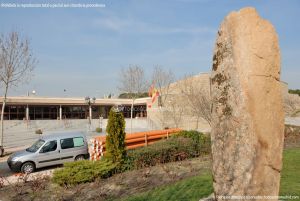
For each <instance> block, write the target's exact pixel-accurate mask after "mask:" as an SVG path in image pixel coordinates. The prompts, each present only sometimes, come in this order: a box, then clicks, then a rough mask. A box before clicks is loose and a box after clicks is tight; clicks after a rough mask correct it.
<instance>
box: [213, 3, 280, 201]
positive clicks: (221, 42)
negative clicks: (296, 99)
mask: <svg viewBox="0 0 300 201" xmlns="http://www.w3.org/2000/svg"><path fill="white" fill-rule="evenodd" d="M212 68H213V69H212V76H211V95H212V100H213V104H212V131H211V138H212V156H213V181H214V191H215V195H216V196H217V199H218V200H221V198H225V200H229V199H230V197H227V198H226V197H218V196H277V195H278V193H279V183H280V171H281V167H282V162H281V160H282V149H283V132H284V112H283V103H282V90H281V83H280V50H279V45H278V36H277V34H276V31H275V29H274V27H273V26H272V24H271V23H270V22H268V21H266V20H264V19H262V18H261V17H260V16H259V15H258V13H257V12H256V10H255V9H254V8H243V9H241V10H240V11H237V12H232V13H230V14H229V15H228V16H227V17H225V19H224V21H223V22H222V24H221V26H220V28H219V31H218V35H217V41H216V45H215V50H214V56H213V67H212ZM248 198H249V199H248ZM248 198H247V197H246V199H245V200H253V199H250V197H248ZM256 198H257V199H260V200H267V197H265V198H264V197H256ZM261 198H262V199H261ZM231 199H234V197H231Z"/></svg>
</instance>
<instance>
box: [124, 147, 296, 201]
mask: <svg viewBox="0 0 300 201" xmlns="http://www.w3.org/2000/svg"><path fill="white" fill-rule="evenodd" d="M212 192H213V188H212V177H211V174H210V172H205V173H203V174H201V175H198V176H195V177H192V178H188V179H184V180H182V181H179V182H176V183H174V184H171V185H167V186H164V187H158V188H155V189H153V190H151V191H148V192H145V193H141V194H139V195H136V196H133V197H129V198H127V199H124V200H123V201H150V200H151V201H161V200H172V201H176V200H178V201H185V200H187V201H192V200H199V199H200V198H203V197H207V196H208V195H210V194H211V193H212ZM280 195H282V196H285V195H294V196H295V195H296V196H300V148H293V149H287V150H284V152H283V170H282V173H281V183H280ZM294 200H295V199H294ZM297 200H300V199H297Z"/></svg>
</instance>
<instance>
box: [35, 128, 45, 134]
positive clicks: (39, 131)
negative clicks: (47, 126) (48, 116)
mask: <svg viewBox="0 0 300 201" xmlns="http://www.w3.org/2000/svg"><path fill="white" fill-rule="evenodd" d="M35 134H39V135H42V134H43V131H42V129H37V130H35Z"/></svg>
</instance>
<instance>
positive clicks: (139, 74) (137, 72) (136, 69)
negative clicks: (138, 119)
mask: <svg viewBox="0 0 300 201" xmlns="http://www.w3.org/2000/svg"><path fill="white" fill-rule="evenodd" d="M147 88H148V83H147V81H146V79H145V73H144V70H143V69H142V68H141V67H140V66H138V65H130V66H129V67H128V68H126V69H122V71H121V73H120V86H119V90H120V91H121V92H125V93H127V94H128V96H129V97H130V98H131V100H132V102H131V111H130V132H131V133H132V116H133V105H134V101H135V99H137V98H138V96H139V95H140V94H141V93H144V92H145V91H147Z"/></svg>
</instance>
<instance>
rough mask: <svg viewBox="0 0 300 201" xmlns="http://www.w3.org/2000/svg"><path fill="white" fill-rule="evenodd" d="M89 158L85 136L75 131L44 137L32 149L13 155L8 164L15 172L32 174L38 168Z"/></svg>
mask: <svg viewBox="0 0 300 201" xmlns="http://www.w3.org/2000/svg"><path fill="white" fill-rule="evenodd" d="M88 157H89V153H88V144H87V140H86V137H85V135H84V134H83V133H81V132H76V131H73V132H64V133H56V134H50V135H45V136H42V137H41V138H40V139H39V140H38V141H36V142H35V143H34V144H33V145H32V146H31V147H29V148H27V149H25V150H23V151H19V152H16V153H14V154H12V155H11V156H10V157H9V158H8V159H7V164H8V166H9V168H10V169H11V170H13V171H15V172H19V171H21V172H23V173H31V172H34V171H35V169H37V168H41V167H46V166H52V165H58V164H63V163H64V162H69V161H76V160H83V159H87V158H88Z"/></svg>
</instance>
